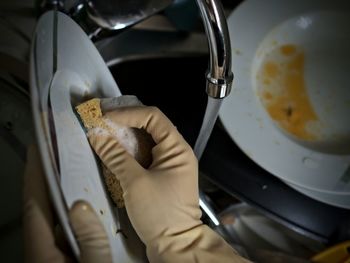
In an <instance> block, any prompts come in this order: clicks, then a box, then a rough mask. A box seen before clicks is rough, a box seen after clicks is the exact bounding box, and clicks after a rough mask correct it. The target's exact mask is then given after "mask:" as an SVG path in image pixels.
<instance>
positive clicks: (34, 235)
mask: <svg viewBox="0 0 350 263" xmlns="http://www.w3.org/2000/svg"><path fill="white" fill-rule="evenodd" d="M69 218H70V221H71V224H72V228H73V231H74V233H75V235H76V238H77V240H78V244H79V247H80V253H81V258H80V262H84V263H93V262H102V263H107V262H112V257H111V253H110V247H109V242H108V237H107V235H106V233H105V231H104V228H103V226H102V224H101V223H100V220H99V218H98V217H97V215H96V214H95V212H94V211H93V209H92V208H91V206H90V205H89V204H88V203H86V202H84V201H78V202H76V203H75V204H74V205H73V207H72V208H71V209H70V211H69ZM23 225H24V248H25V259H26V261H27V262H43V263H44V262H45V263H46V262H52V263H58V262H75V260H73V255H71V253H70V251H69V248H68V245H67V243H65V242H64V241H65V240H64V238H63V236H62V232H61V235H59V234H60V233H59V232H58V233H57V231H55V224H54V215H53V208H52V205H51V203H50V198H49V195H48V191H47V187H46V181H45V177H44V173H43V169H42V165H41V162H40V158H39V153H38V150H37V149H36V148H35V147H30V148H29V151H28V157H27V166H26V171H25V175H24V217H23Z"/></svg>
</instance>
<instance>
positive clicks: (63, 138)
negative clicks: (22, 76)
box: [30, 12, 146, 262]
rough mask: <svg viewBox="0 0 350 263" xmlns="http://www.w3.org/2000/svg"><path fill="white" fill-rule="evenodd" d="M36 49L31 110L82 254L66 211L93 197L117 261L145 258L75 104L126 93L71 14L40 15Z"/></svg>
mask: <svg viewBox="0 0 350 263" xmlns="http://www.w3.org/2000/svg"><path fill="white" fill-rule="evenodd" d="M33 41H34V42H33V46H32V51H31V65H30V70H31V72H30V77H31V95H32V110H33V114H34V123H35V129H36V135H37V138H38V144H39V149H40V153H41V157H42V161H43V166H44V169H45V175H46V179H47V182H48V186H49V190H50V194H51V196H52V200H53V203H54V207H55V209H56V212H57V215H58V217H59V220H60V224H61V225H62V228H63V230H64V232H65V234H66V236H67V239H68V241H69V243H70V245H71V247H72V249H73V252H74V253H75V255H76V256H77V258H78V257H79V248H78V245H77V242H76V240H75V238H74V235H73V233H72V230H71V228H70V224H69V221H68V215H67V212H68V210H69V208H70V207H71V206H72V204H73V203H74V202H75V201H77V200H86V201H88V202H89V203H90V204H91V205H92V207H93V208H94V210H95V212H96V213H97V214H98V215H99V217H100V220H101V222H102V224H103V225H104V227H105V230H106V233H107V235H108V238H109V241H110V245H111V247H113V249H112V256H113V261H114V262H146V256H145V251H144V245H143V244H142V242H141V241H140V240H139V238H138V237H137V235H136V233H135V231H134V230H133V228H132V227H131V224H130V222H129V220H128V217H127V215H126V211H125V209H117V208H116V206H114V205H112V203H111V200H110V198H109V196H108V193H107V192H106V189H105V187H104V182H103V181H102V180H101V178H102V177H101V175H100V169H99V166H98V162H97V160H96V158H95V155H94V152H93V151H92V149H91V147H90V145H89V142H88V140H87V138H86V135H85V133H84V130H83V129H82V127H81V126H80V123H79V121H78V119H77V117H76V115H75V113H74V112H73V107H74V106H75V105H76V104H77V103H80V102H82V101H83V100H86V99H87V98H88V97H116V96H120V95H121V93H120V91H119V89H118V86H117V85H116V83H115V81H114V79H113V77H112V75H111V74H110V72H109V70H108V68H107V66H106V64H105V62H104V61H103V59H102V58H101V56H100V55H99V53H98V51H97V49H96V48H95V46H94V45H93V43H92V42H91V41H90V40H89V38H88V37H87V36H86V35H85V33H84V32H83V31H82V30H81V28H80V27H79V26H78V25H77V24H75V22H74V21H73V20H71V19H70V18H69V17H68V16H66V15H64V14H62V13H59V12H48V13H46V14H44V15H43V16H42V17H41V18H40V20H39V21H38V24H37V28H36V32H35V35H34V39H33Z"/></svg>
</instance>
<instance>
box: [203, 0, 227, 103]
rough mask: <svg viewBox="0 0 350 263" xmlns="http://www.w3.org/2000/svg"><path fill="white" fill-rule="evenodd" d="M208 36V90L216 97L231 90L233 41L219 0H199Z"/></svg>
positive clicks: (219, 97) (220, 96) (222, 95)
mask: <svg viewBox="0 0 350 263" xmlns="http://www.w3.org/2000/svg"><path fill="white" fill-rule="evenodd" d="M197 4H198V7H199V10H200V12H201V16H202V20H203V23H204V28H205V31H206V35H207V38H208V45H209V51H210V64H209V69H208V72H207V76H206V78H207V87H206V92H207V93H208V95H209V96H210V97H213V98H216V99H222V98H225V97H226V96H227V95H229V94H230V92H231V86H232V81H233V73H232V71H231V64H232V62H231V43H230V37H229V32H228V27H227V21H226V17H225V14H224V11H223V8H222V6H221V3H220V2H219V1H218V0H197Z"/></svg>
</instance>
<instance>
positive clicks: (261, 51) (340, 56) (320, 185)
mask: <svg viewBox="0 0 350 263" xmlns="http://www.w3.org/2000/svg"><path fill="white" fill-rule="evenodd" d="M349 24H350V4H349V3H348V2H346V1H340V0H339V1H326V0H322V1H321V0H320V1H312V0H306V1H280V0H268V1H259V0H246V1H244V2H243V3H242V4H241V5H240V6H239V7H238V8H237V9H235V10H234V11H233V13H232V14H231V15H230V16H229V18H228V25H229V31H230V36H231V45H232V50H233V56H232V62H233V72H234V74H235V80H234V88H233V91H232V94H231V95H230V96H229V97H228V98H226V99H225V100H224V102H223V105H222V107H221V111H220V118H221V120H222V122H223V125H224V127H225V128H226V130H227V132H228V133H229V135H230V136H231V138H232V139H233V140H234V141H235V142H236V143H237V145H238V146H239V147H240V148H241V149H242V150H243V151H244V152H245V153H246V154H247V155H248V156H249V157H250V158H251V159H252V160H253V161H255V162H256V163H257V164H259V165H260V166H261V167H263V168H264V169H266V170H267V171H268V172H270V173H272V174H273V175H275V176H277V177H279V178H281V179H282V180H284V181H285V182H287V183H290V184H293V185H294V186H296V187H297V188H298V189H300V187H302V188H303V189H307V190H310V191H319V192H323V193H326V194H346V195H347V194H349V193H350V184H349V183H348V182H349V180H348V176H349V175H348V173H346V171H347V170H348V169H349V164H350V147H349V143H350V140H349V138H350V137H349V136H350V122H349V121H348V115H349V114H350V89H348V87H347V86H348V79H347V77H348V76H349V70H350V51H349V48H348V47H349V46H350V27H348V25H349ZM282 51H283V52H285V53H286V54H287V55H289V54H290V53H292V56H290V57H288V56H283V52H282ZM277 52H280V53H279V54H277ZM268 61H273V62H274V63H275V66H276V65H277V69H276V67H275V68H272V72H271V69H270V71H269V70H267V71H266V69H264V70H265V71H263V68H264V67H266V64H267V63H268ZM293 61H294V62H293ZM293 63H294V64H293ZM288 65H289V67H288ZM290 68H292V69H293V70H294V71H293V74H296V75H297V78H298V79H299V82H298V83H297V84H296V85H297V91H298V95H297V96H299V97H298V98H297V99H299V100H300V97H303V96H300V94H301V93H302V95H303V94H304V95H305V96H304V97H303V98H302V99H303V100H304V101H302V102H303V103H304V102H305V103H306V104H307V106H305V103H304V104H303V103H302V104H301V105H299V104H298V103H299V102H300V101H298V100H294V101H293V100H292V101H291V102H289V103H290V104H291V109H289V108H287V109H286V114H289V115H291V114H292V113H293V114H294V113H298V111H299V113H300V114H301V115H300V116H302V117H301V118H304V117H305V116H306V117H307V116H308V117H309V119H307V118H306V119H301V121H302V122H303V123H302V125H299V126H298V129H299V130H298V129H297V131H296V132H295V131H294V130H291V129H290V127H286V126H284V127H282V126H281V123H283V122H282V121H283V120H282V121H281V120H280V119H278V118H277V117H276V116H275V117H274V118H275V120H273V118H272V117H271V116H273V115H272V114H273V111H269V106H268V105H271V104H268V103H271V102H266V100H267V99H271V97H272V100H276V98H278V95H281V94H282V95H283V94H287V95H288V98H290V97H292V98H293V96H296V95H295V94H293V91H290V90H289V91H288V86H287V84H285V83H288V81H287V82H286V79H284V80H283V78H286V76H287V75H286V74H287V73H288V69H290ZM286 71H287V73H286ZM266 72H267V73H266ZM274 72H275V73H276V72H278V74H275V75H278V76H283V77H280V79H277V80H276V79H273V81H274V82H273V83H271V79H269V81H270V83H268V84H266V83H264V81H265V79H264V74H265V75H266V74H272V75H273V74H274ZM281 72H282V73H281ZM283 74H284V75H283ZM281 83H282V84H281ZM281 85H285V87H284V89H282V90H281V88H280V87H281ZM266 86H267V87H268V88H270V87H271V90H268V91H270V92H271V93H272V95H271V94H267V95H266V94H265V95H264V93H263V92H264V91H265V90H266ZM276 94H277V95H276ZM289 95H290V96H289ZM264 96H265V97H264ZM305 97H306V98H305ZM298 106H300V107H299V108H298ZM288 107H289V106H288ZM293 107H294V108H293ZM305 107H306V108H305ZM307 107H309V108H307ZM310 111H313V113H314V116H312V114H310ZM304 113H306V114H304ZM289 115H288V116H289ZM293 116H294V115H293ZM310 116H311V117H310ZM315 116H316V118H313V117H315ZM276 120H278V121H279V122H278V121H276ZM284 121H285V120H284ZM293 132H294V134H293ZM308 133H309V134H312V136H314V137H313V138H310V137H307V135H305V134H308ZM342 200H343V201H344V199H342Z"/></svg>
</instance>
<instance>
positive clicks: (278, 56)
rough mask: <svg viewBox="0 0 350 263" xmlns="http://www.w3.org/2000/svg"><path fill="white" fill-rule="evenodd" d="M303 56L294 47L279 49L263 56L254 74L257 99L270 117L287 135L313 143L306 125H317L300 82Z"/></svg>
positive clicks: (313, 112) (316, 118) (286, 46)
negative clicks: (255, 76)
mask: <svg viewBox="0 0 350 263" xmlns="http://www.w3.org/2000/svg"><path fill="white" fill-rule="evenodd" d="M304 62H305V55H304V52H303V50H302V49H301V48H299V47H297V46H295V45H290V44H288V45H282V46H280V47H278V48H276V49H275V50H274V51H273V52H271V53H270V54H268V55H267V56H266V59H265V61H264V62H263V64H262V66H261V68H260V69H259V71H258V75H257V79H258V82H259V91H258V93H259V96H260V98H261V100H262V102H263V105H264V106H265V108H266V110H267V112H268V113H269V115H270V117H271V118H272V119H273V120H274V121H276V122H277V123H278V124H279V125H280V127H281V128H283V129H284V130H285V131H287V132H288V133H290V134H292V135H294V136H296V137H298V138H299V139H303V140H315V139H317V135H316V134H315V133H314V132H312V131H311V130H310V127H309V126H310V125H311V124H312V123H313V122H316V121H318V117H317V114H316V113H315V110H314V109H313V107H312V104H311V102H310V100H309V96H308V94H307V89H306V86H305V80H304Z"/></svg>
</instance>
